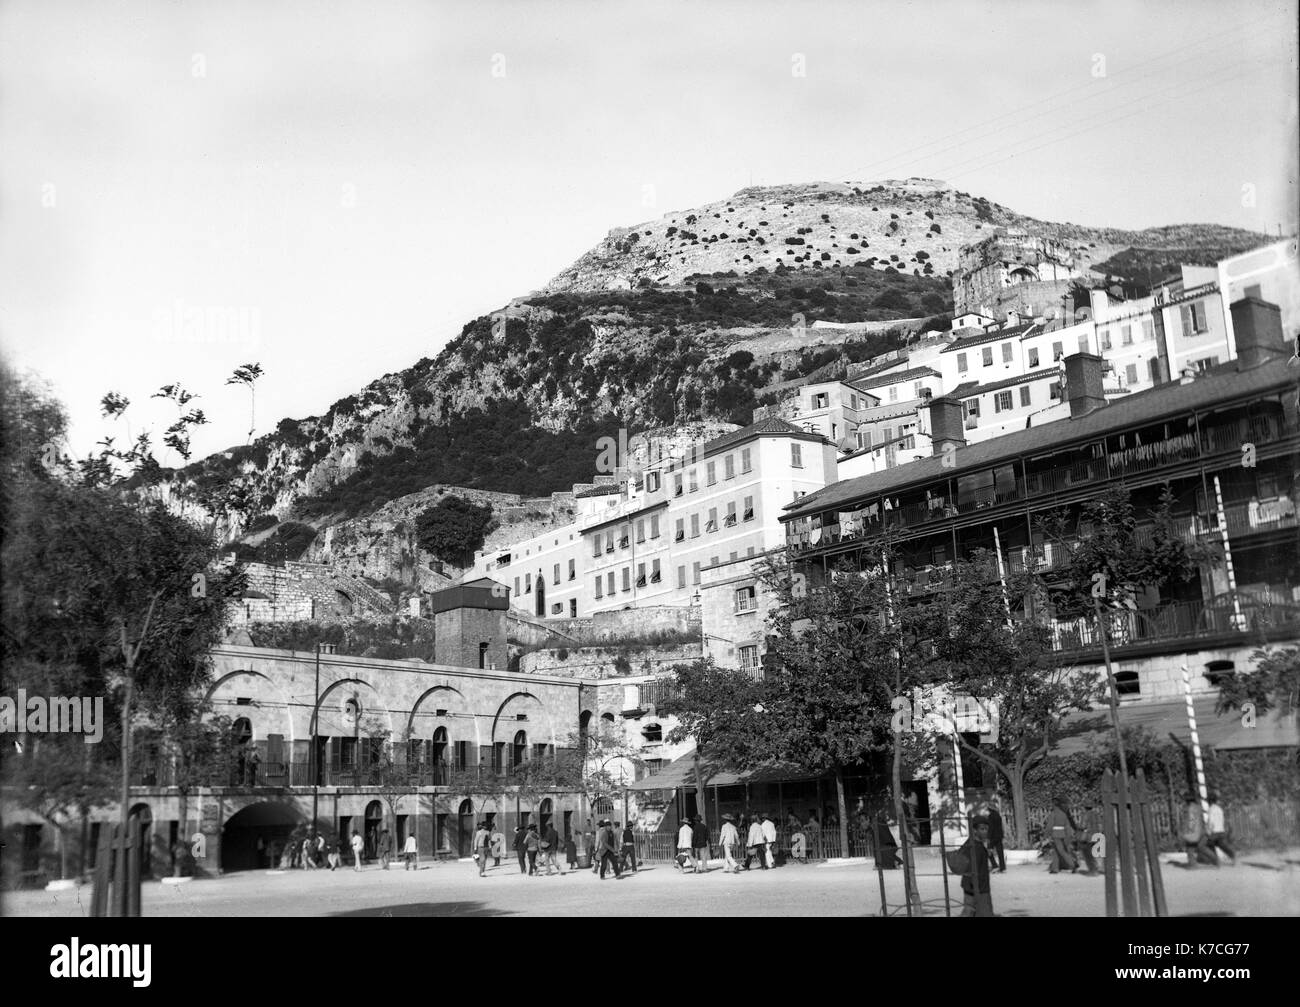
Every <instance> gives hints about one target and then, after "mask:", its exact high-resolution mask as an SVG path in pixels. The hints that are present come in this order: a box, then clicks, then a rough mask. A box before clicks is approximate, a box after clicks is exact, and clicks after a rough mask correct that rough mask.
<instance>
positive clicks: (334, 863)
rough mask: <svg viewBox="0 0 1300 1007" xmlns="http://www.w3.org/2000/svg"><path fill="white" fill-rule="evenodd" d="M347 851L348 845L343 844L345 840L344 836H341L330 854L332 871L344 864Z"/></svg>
mask: <svg viewBox="0 0 1300 1007" xmlns="http://www.w3.org/2000/svg"><path fill="white" fill-rule="evenodd" d="M346 851H347V847H345V846H344V845H343V840H342V838H340V839H339V841H338V843H337V845H335V847H334V848H333V849H332V850H330V854H329V857H328V860H329V865H330V870H331V871H337V870H338V869H339V868H340V867H342V866H343V854H344V853H345V852H346Z"/></svg>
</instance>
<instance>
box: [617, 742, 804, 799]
mask: <svg viewBox="0 0 1300 1007" xmlns="http://www.w3.org/2000/svg"><path fill="white" fill-rule="evenodd" d="M700 772H701V773H702V774H703V776H704V778H705V781H706V784H707V786H710V787H734V786H738V785H741V784H745V783H775V782H776V781H777V780H780V781H781V782H783V783H786V782H797V781H800V780H815V779H817V777H818V776H821V775H823V774H821V773H807V772H804V771H802V770H799V769H796V768H795V767H793V766H788V765H783V764H780V763H773V764H771V765H768V766H764V767H762V768H760V769H752V770H746V771H744V772H740V773H737V772H733V771H732V770H729V769H715V768H713V764H712V763H710V761H709V760H708V758H707V757H706V758H702V759H701V760H700ZM693 786H695V749H693V748H692V749H691V750H690V751H689V752H687V753H686V754H685V755H683V756H682V757H681V758H679V759H674V760H673V761H672V762H670V763H669V764H668V765H666V766H665V767H664V768H663V770H662V771H661V772H658V773H656V774H655V775H654V776H647V777H646V778H645V779H644V780H637V781H636V783H633V784H630V785H629V786H628V788H627V789H628V790H676V789H677V788H678V787H693Z"/></svg>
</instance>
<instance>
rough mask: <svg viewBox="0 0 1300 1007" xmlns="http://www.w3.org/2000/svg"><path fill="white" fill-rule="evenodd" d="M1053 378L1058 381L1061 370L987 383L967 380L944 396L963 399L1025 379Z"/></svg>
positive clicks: (1018, 383) (1019, 383) (1039, 372)
mask: <svg viewBox="0 0 1300 1007" xmlns="http://www.w3.org/2000/svg"><path fill="white" fill-rule="evenodd" d="M1047 378H1050V379H1053V380H1056V381H1059V380H1060V379H1061V372H1060V371H1059V370H1056V369H1055V368H1053V369H1050V370H1046V371H1038V372H1037V373H1033V374H1017V375H1016V376H1015V377H1011V378H1003V379H1002V380H1001V381H990V382H989V383H988V384H987V385H981V384H980V383H979V382H978V381H967V382H966V383H965V384H961V385H958V386H957V387H956V388H954V389H953V390H952V391H951V392H949V393H948V395H947V396H946V398H950V399H965V398H970V397H971V396H972V395H984V394H986V393H988V392H996V391H997V390H998V389H1000V388H1011V387H1012V386H1014V385H1023V384H1024V383H1025V382H1026V381H1041V380H1043V379H1047Z"/></svg>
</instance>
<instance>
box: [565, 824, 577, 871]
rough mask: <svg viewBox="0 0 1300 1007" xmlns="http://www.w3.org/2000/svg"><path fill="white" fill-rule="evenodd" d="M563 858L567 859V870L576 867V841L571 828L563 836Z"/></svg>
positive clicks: (572, 869) (573, 869) (575, 868)
mask: <svg viewBox="0 0 1300 1007" xmlns="http://www.w3.org/2000/svg"><path fill="white" fill-rule="evenodd" d="M564 859H565V860H566V861H568V864H569V870H571V871H576V870H577V869H578V841H577V839H576V838H575V833H574V832H573V831H572V830H570V832H569V834H568V835H567V836H565V837H564Z"/></svg>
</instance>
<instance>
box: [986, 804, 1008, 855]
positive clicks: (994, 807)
mask: <svg viewBox="0 0 1300 1007" xmlns="http://www.w3.org/2000/svg"><path fill="white" fill-rule="evenodd" d="M988 820H989V853H990V855H991V856H992V857H993V859H995V860H996V861H997V864H998V873H999V874H1006V873H1007V854H1006V852H1005V851H1004V850H1003V849H1002V812H1000V811H998V799H997V798H996V797H995V798H993V799H992V800H990V801H989V810H988Z"/></svg>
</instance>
